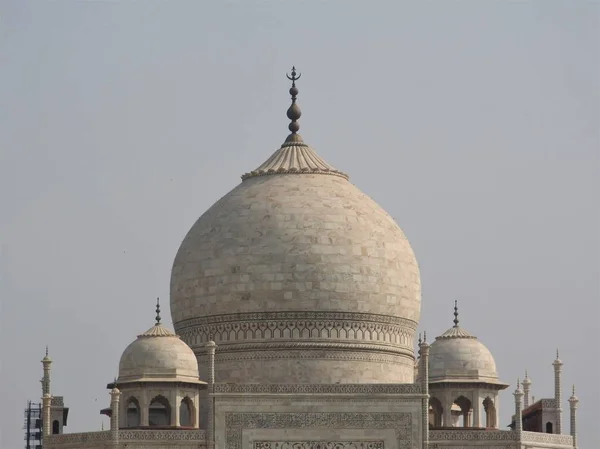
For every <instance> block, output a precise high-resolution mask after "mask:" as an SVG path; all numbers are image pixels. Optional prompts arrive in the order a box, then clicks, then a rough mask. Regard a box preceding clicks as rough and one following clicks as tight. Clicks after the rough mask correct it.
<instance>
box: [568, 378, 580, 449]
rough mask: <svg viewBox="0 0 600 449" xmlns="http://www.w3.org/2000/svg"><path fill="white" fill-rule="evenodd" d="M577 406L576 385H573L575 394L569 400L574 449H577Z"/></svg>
mask: <svg viewBox="0 0 600 449" xmlns="http://www.w3.org/2000/svg"><path fill="white" fill-rule="evenodd" d="M577 404H579V399H578V398H577V396H575V385H573V394H572V395H571V397H570V398H569V408H570V409H571V429H570V430H571V436H572V437H573V449H577V416H576V415H577Z"/></svg>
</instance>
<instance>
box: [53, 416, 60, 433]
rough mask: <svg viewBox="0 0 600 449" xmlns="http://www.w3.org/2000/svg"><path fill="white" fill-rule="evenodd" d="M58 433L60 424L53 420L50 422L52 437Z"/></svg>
mask: <svg viewBox="0 0 600 449" xmlns="http://www.w3.org/2000/svg"><path fill="white" fill-rule="evenodd" d="M59 432H60V423H59V422H58V419H55V420H54V421H52V435H58V433H59Z"/></svg>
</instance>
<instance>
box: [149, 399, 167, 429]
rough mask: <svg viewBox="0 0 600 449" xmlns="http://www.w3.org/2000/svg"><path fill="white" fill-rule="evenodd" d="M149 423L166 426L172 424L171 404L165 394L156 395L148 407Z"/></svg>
mask: <svg viewBox="0 0 600 449" xmlns="http://www.w3.org/2000/svg"><path fill="white" fill-rule="evenodd" d="M148 425H150V426H153V427H165V426H170V425H171V406H170V405H169V401H168V400H167V398H165V397H164V396H160V395H159V396H156V397H155V398H154V399H152V401H151V402H150V407H149V408H148Z"/></svg>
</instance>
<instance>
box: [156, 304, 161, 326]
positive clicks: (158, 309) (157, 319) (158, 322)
mask: <svg viewBox="0 0 600 449" xmlns="http://www.w3.org/2000/svg"><path fill="white" fill-rule="evenodd" d="M156 324H157V325H159V324H160V298H156Z"/></svg>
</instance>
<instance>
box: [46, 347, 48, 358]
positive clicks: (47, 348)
mask: <svg viewBox="0 0 600 449" xmlns="http://www.w3.org/2000/svg"><path fill="white" fill-rule="evenodd" d="M46 357H48V345H46Z"/></svg>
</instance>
